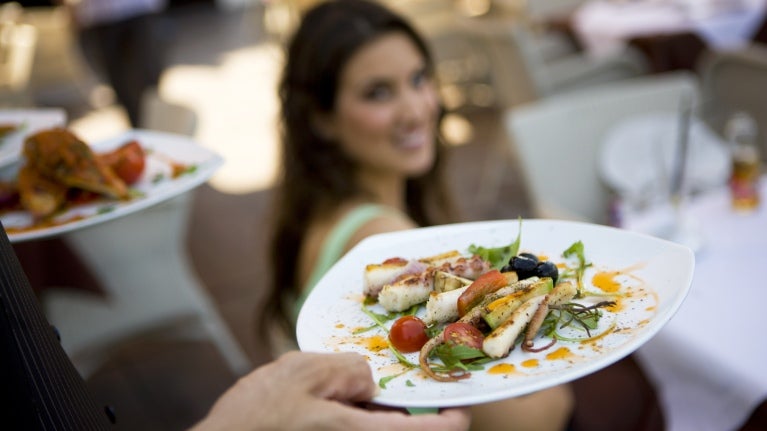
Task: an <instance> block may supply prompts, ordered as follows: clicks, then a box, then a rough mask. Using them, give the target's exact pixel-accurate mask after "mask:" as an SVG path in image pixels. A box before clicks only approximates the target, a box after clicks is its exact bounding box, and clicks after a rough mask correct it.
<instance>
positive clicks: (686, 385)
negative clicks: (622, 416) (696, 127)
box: [624, 178, 767, 431]
mask: <svg viewBox="0 0 767 431" xmlns="http://www.w3.org/2000/svg"><path fill="white" fill-rule="evenodd" d="M761 196H762V205H761V206H760V208H759V209H758V210H757V211H755V212H753V213H750V214H737V213H734V212H733V211H732V210H731V208H730V200H729V194H728V191H727V189H726V188H722V189H717V190H715V191H713V192H709V193H707V194H706V195H705V196H701V197H698V198H697V199H695V200H693V201H691V202H690V204H689V205H688V206H687V210H686V214H687V216H688V217H689V219H690V220H691V221H692V222H693V223H695V225H694V226H696V229H697V231H698V232H699V233H700V234H701V236H702V239H703V241H702V243H701V244H702V245H701V247H700V249H699V250H698V251H697V253H696V268H695V275H694V279H693V284H692V287H691V289H690V293H689V295H688V297H687V299H686V300H685V302H684V304H683V305H682V307H681V308H680V310H679V311H678V312H677V314H676V315H675V316H674V318H673V319H672V320H671V321H670V322H669V323H668V325H667V326H666V327H664V328H663V329H662V330H661V331H660V332H659V333H658V334H657V335H656V336H655V337H654V338H653V339H652V340H650V341H649V342H648V343H647V344H646V345H644V346H643V347H642V348H640V349H639V350H638V352H637V354H638V357H639V359H640V363H641V365H642V366H643V368H644V369H645V370H646V372H647V373H648V375H649V376H650V378H651V379H652V380H653V382H654V383H655V384H656V387H657V388H658V391H659V397H660V399H661V401H662V403H663V407H664V413H665V416H666V420H667V425H668V429H669V431H688V430H696V431H707V430H710V431H726V430H733V429H737V428H738V426H740V425H741V424H742V423H743V422H745V421H746V420H747V419H748V417H749V415H750V414H751V412H752V411H753V409H754V408H755V407H757V406H758V405H759V404H760V402H762V401H763V400H765V399H767V342H765V331H766V330H767V308H765V304H767V283H766V282H765V270H767V178H763V180H762V182H761ZM669 213H670V212H669V211H668V209H666V210H664V209H656V210H653V211H650V212H648V213H645V214H635V215H627V217H626V218H625V223H624V227H625V228H627V229H631V230H638V231H644V232H648V231H652V229H653V226H656V225H657V224H658V223H659V222H662V221H663V220H665V218H666V217H667V216H668V215H669Z"/></svg>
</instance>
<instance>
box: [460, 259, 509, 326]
mask: <svg viewBox="0 0 767 431" xmlns="http://www.w3.org/2000/svg"><path fill="white" fill-rule="evenodd" d="M507 284H509V283H508V281H507V280H506V276H505V275H503V274H501V272H500V271H498V270H497V269H494V270H492V271H488V272H486V273H484V274H482V275H480V276H479V278H477V279H476V280H474V282H473V283H471V284H470V285H469V287H468V288H467V289H466V290H465V291H464V292H463V293H462V294H461V296H460V297H458V315H459V316H463V315H464V314H466V313H467V312H468V311H469V310H471V309H472V307H474V306H475V305H477V304H479V303H480V302H481V301H482V298H484V297H485V296H486V295H488V294H490V293H493V292H495V291H496V290H498V289H500V288H502V287H504V286H506V285H507Z"/></svg>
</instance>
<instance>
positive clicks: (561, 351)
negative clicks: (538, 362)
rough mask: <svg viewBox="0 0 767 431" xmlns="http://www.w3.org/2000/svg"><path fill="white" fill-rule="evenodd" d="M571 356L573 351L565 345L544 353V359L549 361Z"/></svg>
mask: <svg viewBox="0 0 767 431" xmlns="http://www.w3.org/2000/svg"><path fill="white" fill-rule="evenodd" d="M572 356H573V352H571V351H570V349H568V348H567V347H560V348H558V349H557V350H554V351H553V352H551V353H549V354H548V355H546V359H548V360H550V361H554V360H558V359H567V358H570V357H572Z"/></svg>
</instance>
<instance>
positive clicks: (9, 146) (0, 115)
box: [0, 108, 67, 167]
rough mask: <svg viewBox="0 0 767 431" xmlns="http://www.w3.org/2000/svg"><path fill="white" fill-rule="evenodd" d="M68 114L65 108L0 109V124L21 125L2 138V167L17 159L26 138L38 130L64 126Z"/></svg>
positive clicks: (0, 146)
mask: <svg viewBox="0 0 767 431" xmlns="http://www.w3.org/2000/svg"><path fill="white" fill-rule="evenodd" d="M66 121H67V114H66V112H65V111H64V110H63V109H57V108H50V109H49V108H45V109H13V110H0V124H3V125H5V124H18V125H20V126H21V127H20V128H19V129H18V130H16V131H15V132H13V133H10V134H9V135H7V136H5V137H4V138H0V167H3V166H7V165H10V164H12V163H13V162H15V161H17V160H18V159H19V157H20V156H21V148H22V146H23V145H24V139H25V138H26V137H27V136H29V135H31V134H32V133H35V132H37V131H40V130H43V129H48V128H50V127H57V126H64V125H65V123H66Z"/></svg>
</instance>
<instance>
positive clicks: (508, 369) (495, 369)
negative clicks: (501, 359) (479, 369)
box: [487, 363, 517, 374]
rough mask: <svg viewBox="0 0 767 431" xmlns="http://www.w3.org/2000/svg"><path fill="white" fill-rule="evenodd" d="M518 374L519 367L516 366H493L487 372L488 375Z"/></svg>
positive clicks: (505, 364)
mask: <svg viewBox="0 0 767 431" xmlns="http://www.w3.org/2000/svg"><path fill="white" fill-rule="evenodd" d="M516 372H517V367H515V366H514V364H507V363H503V364H497V365H493V366H492V367H491V368H490V369H489V370H487V374H513V373H516Z"/></svg>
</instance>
